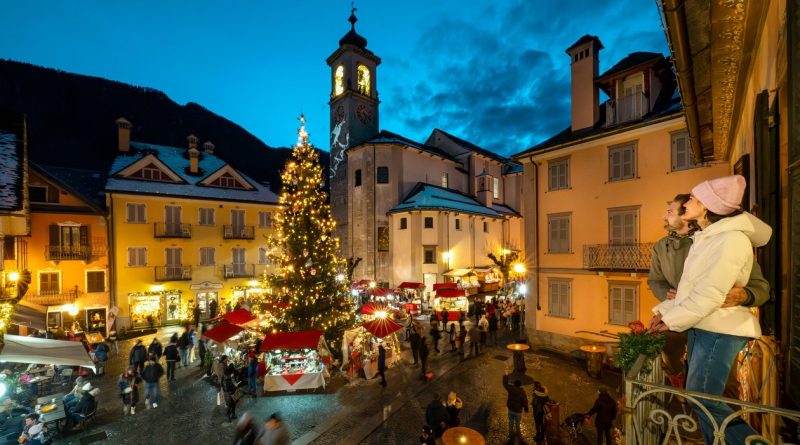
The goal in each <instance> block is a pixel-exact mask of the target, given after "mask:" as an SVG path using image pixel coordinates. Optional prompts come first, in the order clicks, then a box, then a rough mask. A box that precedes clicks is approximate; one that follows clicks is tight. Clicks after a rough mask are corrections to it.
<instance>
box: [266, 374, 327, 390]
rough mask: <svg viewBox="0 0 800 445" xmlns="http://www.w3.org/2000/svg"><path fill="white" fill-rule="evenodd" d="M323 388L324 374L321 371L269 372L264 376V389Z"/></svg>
mask: <svg viewBox="0 0 800 445" xmlns="http://www.w3.org/2000/svg"><path fill="white" fill-rule="evenodd" d="M319 387H322V389H325V376H324V374H323V373H322V371H318V372H298V373H291V374H270V375H265V376H264V391H265V392H267V391H295V390H298V389H317V388H319Z"/></svg>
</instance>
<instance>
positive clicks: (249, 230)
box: [222, 225, 256, 239]
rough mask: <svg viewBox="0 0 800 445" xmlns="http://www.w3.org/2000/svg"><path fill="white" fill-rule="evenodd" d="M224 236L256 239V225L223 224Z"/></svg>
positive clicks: (227, 237) (226, 237) (225, 237)
mask: <svg viewBox="0 0 800 445" xmlns="http://www.w3.org/2000/svg"><path fill="white" fill-rule="evenodd" d="M222 237H223V238H224V239H255V238H256V228H255V226H232V225H224V226H222Z"/></svg>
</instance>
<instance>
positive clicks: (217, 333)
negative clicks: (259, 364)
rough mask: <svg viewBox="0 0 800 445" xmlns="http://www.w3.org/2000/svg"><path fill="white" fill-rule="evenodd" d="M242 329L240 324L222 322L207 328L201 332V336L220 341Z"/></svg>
mask: <svg viewBox="0 0 800 445" xmlns="http://www.w3.org/2000/svg"><path fill="white" fill-rule="evenodd" d="M242 331H244V328H243V327H241V326H237V325H235V324H232V323H228V322H222V323H220V324H218V325H216V326H214V327H213V328H211V329H209V330H207V331H206V332H205V333H203V336H204V337H206V338H210V339H211V340H214V341H215V342H217V343H222V342H224V341H225V340H227V339H229V338H231V337H233V336H234V335H236V334H238V333H240V332H242Z"/></svg>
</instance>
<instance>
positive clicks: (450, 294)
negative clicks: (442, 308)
mask: <svg viewBox="0 0 800 445" xmlns="http://www.w3.org/2000/svg"><path fill="white" fill-rule="evenodd" d="M465 295H467V291H465V290H464V289H439V290H437V291H436V296H437V297H439V298H456V297H463V296H465Z"/></svg>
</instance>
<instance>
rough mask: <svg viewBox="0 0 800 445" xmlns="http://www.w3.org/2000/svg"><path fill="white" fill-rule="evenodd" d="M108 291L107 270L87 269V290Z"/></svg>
mask: <svg viewBox="0 0 800 445" xmlns="http://www.w3.org/2000/svg"><path fill="white" fill-rule="evenodd" d="M105 291H106V271H104V270H89V271H86V292H105Z"/></svg>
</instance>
